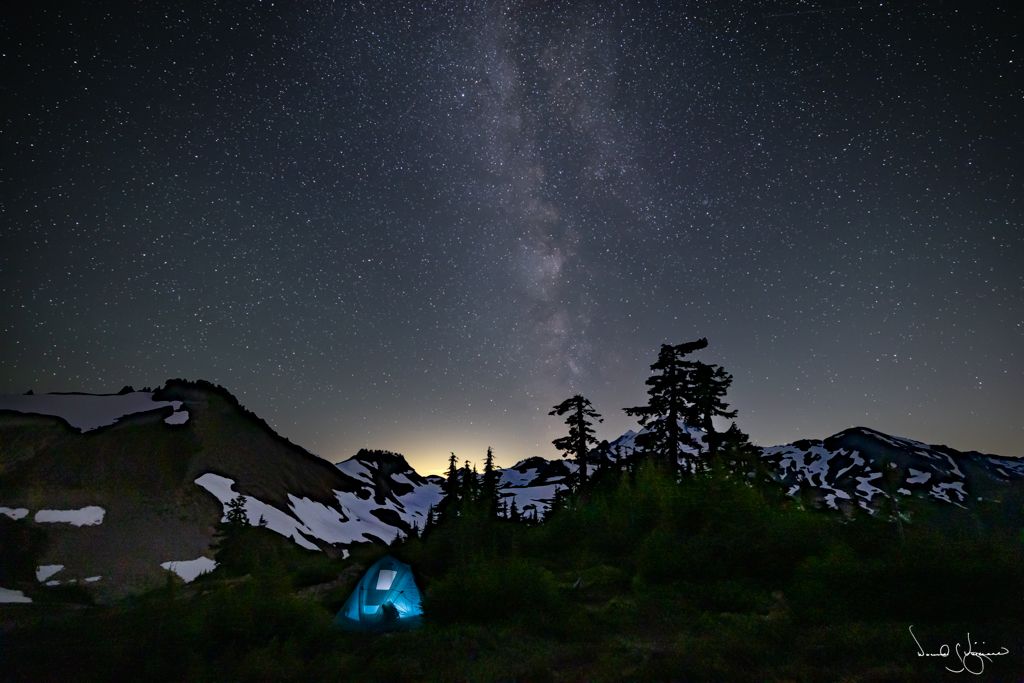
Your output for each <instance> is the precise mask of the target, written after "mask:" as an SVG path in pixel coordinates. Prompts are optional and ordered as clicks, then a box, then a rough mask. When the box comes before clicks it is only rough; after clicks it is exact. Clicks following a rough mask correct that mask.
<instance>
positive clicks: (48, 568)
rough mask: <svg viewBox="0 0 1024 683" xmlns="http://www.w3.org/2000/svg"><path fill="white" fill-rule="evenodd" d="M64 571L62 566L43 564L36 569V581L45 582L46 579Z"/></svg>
mask: <svg viewBox="0 0 1024 683" xmlns="http://www.w3.org/2000/svg"><path fill="white" fill-rule="evenodd" d="M62 569H64V565H62V564H43V565H40V566H38V567H36V581H38V582H39V583H43V582H45V581H46V580H47V579H48V578H50V577H51V576H53V575H54V574H56V573H57V572H59V571H60V570H62Z"/></svg>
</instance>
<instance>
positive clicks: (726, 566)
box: [0, 340, 1024, 682]
mask: <svg viewBox="0 0 1024 683" xmlns="http://www.w3.org/2000/svg"><path fill="white" fill-rule="evenodd" d="M706 345H707V342H706V340H698V341H697V342H690V343H689V344H682V345H679V346H675V347H672V346H668V345H665V346H663V347H662V350H661V353H660V354H659V358H658V361H657V362H656V363H655V364H654V365H652V366H651V367H652V370H653V371H654V373H655V374H654V375H653V376H652V377H651V378H650V379H649V380H648V382H647V384H648V386H649V387H650V388H649V391H648V394H649V397H650V401H649V403H648V405H647V406H640V407H637V408H630V409H627V412H629V413H630V414H634V415H637V416H638V417H639V418H640V420H641V423H642V424H644V425H645V426H646V427H647V428H648V429H647V432H645V434H644V435H642V436H643V437H644V438H643V439H638V445H639V446H640V447H641V449H642V452H641V454H639V455H638V456H636V457H630V458H628V459H627V460H625V461H620V464H617V465H616V466H614V467H612V466H610V465H609V464H608V461H607V460H606V459H603V458H602V459H601V466H599V467H598V468H596V469H595V470H594V471H593V472H588V463H587V457H588V455H587V453H588V449H589V448H590V447H591V446H593V445H594V443H593V442H594V437H593V430H592V429H591V426H592V424H593V420H599V419H600V416H599V414H598V413H597V411H596V410H595V409H594V407H593V406H592V405H591V404H590V402H589V401H588V400H586V398H585V397H583V396H579V395H577V396H574V397H572V398H571V399H568V400H566V401H565V402H563V403H562V404H560V405H559V406H556V407H555V408H554V410H552V414H554V415H558V416H562V417H564V418H565V421H566V426H567V428H568V435H567V437H565V438H561V439H558V440H556V441H555V445H556V447H558V448H559V449H560V450H563V451H565V452H566V453H567V454H568V455H572V456H574V457H575V459H576V462H577V463H578V464H579V469H578V471H577V474H576V475H575V476H574V477H573V478H572V479H573V481H571V482H569V488H568V493H567V494H560V495H558V496H556V499H555V501H554V502H553V504H552V509H551V510H550V511H549V512H548V515H547V517H546V519H545V520H544V522H543V523H542V524H536V523H529V522H528V521H524V520H521V519H519V514H518V512H517V511H516V510H515V507H514V505H513V507H512V508H511V509H509V510H508V511H505V510H504V505H499V500H498V490H497V477H496V472H495V469H494V461H493V453H492V452H491V451H490V450H488V453H487V458H486V460H485V462H484V470H483V472H482V475H481V476H477V475H476V473H475V471H474V470H473V469H471V468H470V466H469V463H466V465H465V466H464V467H463V468H462V469H461V470H460V469H459V468H458V467H457V461H456V458H455V455H454V454H452V459H451V462H450V468H449V473H448V478H447V480H446V483H445V496H444V500H443V501H442V502H441V504H440V505H439V506H438V507H437V509H432V510H431V511H430V513H429V514H428V522H429V523H428V525H427V528H426V529H425V530H424V531H423V532H422V533H416V534H413V535H412V537H410V538H407V539H404V540H402V541H401V542H397V543H396V544H395V545H394V546H392V548H390V549H389V550H390V552H392V553H393V554H395V555H396V556H397V557H398V558H399V559H401V560H403V561H405V562H407V563H409V564H410V565H411V566H412V567H413V571H414V572H415V573H416V576H417V580H418V582H419V584H420V588H421V589H422V591H423V595H424V605H423V606H424V610H425V614H426V616H425V620H424V622H425V623H424V626H423V627H422V628H420V629H418V630H414V631H403V632H397V633H390V634H376V635H375V634H367V633H359V634H354V633H345V632H341V631H338V630H337V629H335V628H334V627H333V626H332V623H331V622H332V619H333V616H334V614H335V613H336V612H337V610H338V609H339V608H340V607H341V605H342V603H343V602H344V601H345V599H346V598H347V596H348V594H349V593H350V591H351V590H352V588H353V587H354V586H355V584H356V582H357V581H358V580H359V578H360V576H361V573H362V570H363V569H365V567H367V566H369V564H371V563H372V562H373V561H375V560H376V559H377V558H378V557H379V556H380V555H381V554H383V553H384V552H385V549H383V548H380V547H363V548H358V549H356V550H355V551H354V552H353V554H352V556H351V557H350V558H348V559H347V560H332V559H330V558H328V557H327V555H325V554H324V553H315V552H307V551H303V550H301V549H299V548H297V547H296V546H294V545H293V544H292V543H291V542H290V541H288V540H285V539H282V538H281V537H279V536H277V535H276V534H274V533H273V532H270V531H268V530H266V529H264V528H261V526H260V525H259V523H258V521H257V524H256V525H255V526H251V525H250V524H249V521H250V520H246V519H245V518H244V501H241V500H239V501H235V502H234V503H233V504H232V505H231V506H230V508H229V513H228V515H227V519H226V522H225V523H224V524H223V525H222V530H221V536H222V542H221V545H220V548H219V549H218V553H217V560H218V562H219V566H218V568H217V569H216V570H215V571H214V572H213V573H212V574H209V575H206V576H203V577H201V578H199V579H198V580H197V581H196V582H195V583H194V584H192V585H190V586H187V587H186V586H181V585H179V584H178V583H177V580H176V579H173V580H172V579H169V582H168V585H167V586H166V587H165V588H164V589H162V590H159V591H155V592H152V593H150V594H148V595H144V596H142V597H139V598H135V599H130V600H127V601H125V602H123V603H121V604H118V605H114V606H106V607H92V608H88V609H80V608H79V609H75V608H74V607H72V606H71V605H70V604H65V606H66V607H68V608H67V609H63V610H58V609H56V607H57V605H55V604H53V603H51V604H48V605H40V606H18V607H17V608H15V609H18V610H20V614H21V618H20V620H19V623H18V624H17V625H16V626H15V627H14V628H11V627H10V626H8V633H7V634H6V636H5V640H3V641H0V662H2V664H3V669H0V671H2V672H3V675H4V677H5V678H10V679H11V680H26V681H40V680H69V679H73V680H77V681H91V680H97V681H108V680H121V679H124V678H127V677H132V678H134V679H137V680H147V681H162V680H167V681H186V680H187V681H288V680H296V681H308V680H346V681H349V680H358V681H406V680H409V681H421V680H422V681H433V680H437V681H618V680H636V681H728V682H740V681H758V682H769V681H780V682H781V681H850V682H852V681H929V682H932V681H936V680H942V679H943V677H949V678H950V679H951V680H955V679H956V677H957V675H955V674H951V673H949V672H948V671H947V667H948V668H950V669H954V670H955V669H958V668H961V667H963V666H966V667H967V668H968V670H969V671H971V672H973V673H977V672H978V671H979V670H980V669H981V668H982V667H983V669H984V671H983V673H984V676H985V677H984V678H983V680H997V681H1009V680H1020V678H1021V677H1022V676H1024V664H1022V662H1024V605H1022V604H1021V596H1022V595H1024V543H1022V542H1021V541H1022V537H1021V525H1022V520H1021V518H1020V510H1021V501H1020V500H1019V493H1016V494H1013V493H1011V494H1010V495H1008V496H1007V497H1006V498H1005V499H1004V501H1003V503H1002V505H1001V506H985V507H979V508H978V509H977V510H974V511H968V510H953V511H952V512H951V513H944V512H943V513H940V512H939V511H938V510H937V509H936V508H934V507H929V506H927V504H924V503H922V505H921V506H919V507H917V509H913V508H914V504H913V503H910V505H911V507H910V508H904V509H903V510H895V509H894V510H891V511H889V512H890V513H889V514H884V515H879V516H878V517H873V516H869V515H867V514H863V515H858V516H855V517H853V518H848V517H845V516H842V515H840V514H838V513H835V514H833V513H826V512H821V511H812V510H807V509H805V508H804V506H803V505H802V504H801V502H800V501H798V500H793V499H790V498H788V497H786V496H784V495H782V493H781V491H780V490H779V488H778V486H777V485H776V484H774V483H771V482H770V481H768V477H767V475H766V473H765V472H764V471H763V469H761V465H760V463H759V460H758V458H757V455H756V452H754V451H753V450H752V449H750V448H749V444H747V442H746V437H745V435H743V433H742V432H740V431H739V430H738V429H737V428H736V426H735V424H734V425H733V426H732V427H731V428H730V429H729V430H728V431H726V432H723V433H716V432H715V431H714V429H713V420H712V418H714V417H719V418H731V417H733V416H735V412H733V411H729V410H728V406H727V405H726V404H725V402H724V396H725V393H726V390H727V389H728V386H729V383H730V381H731V377H730V376H729V375H728V373H726V372H725V371H724V370H722V369H721V368H719V367H718V366H709V365H704V364H702V363H696V362H692V361H689V360H687V359H685V356H686V355H687V354H688V353H690V352H692V351H694V350H697V349H700V348H703V347H704V346H706ZM681 420H683V421H685V422H686V423H687V424H700V425H703V427H704V432H705V435H706V436H705V437H704V438H705V442H706V444H705V445H706V446H707V455H708V457H707V458H704V459H701V460H697V459H696V458H684V459H683V461H682V462H679V459H678V454H679V453H681V452H683V451H681V450H680V449H681V448H682V447H685V446H690V447H693V446H695V445H696V444H695V443H694V442H693V437H692V435H691V434H689V433H688V432H687V431H685V430H681V429H680V428H679V424H680V421H681ZM596 450H598V451H600V450H601V449H600V447H598V449H596ZM621 462H624V463H625V467H624V468H623V467H622V466H621ZM1011 498H1013V500H1010V499H1011ZM908 503H909V501H908ZM905 518H912V519H913V520H914V521H913V523H912V524H904V523H903V520H904V519H905ZM63 595H64V598H65V599H66V600H68V601H69V603H70V601H72V600H73V599H74V598H75V597H81V596H78V594H75V593H64V594H63ZM9 611H10V610H9ZM11 614H14V612H11ZM2 619H3V613H2V612H0V625H2V624H3V621H2ZM911 627H913V628H914V633H913V635H912V634H911V631H910V628H911ZM968 633H970V634H971V637H972V638H973V641H972V642H973V643H974V644H975V648H974V649H975V651H977V652H993V653H994V652H999V651H1001V650H1002V648H1006V649H1007V650H1008V652H1009V655H1003V656H999V655H994V656H991V657H989V659H988V660H985V659H984V658H981V657H976V656H966V657H965V660H966V661H964V660H960V661H958V660H957V659H956V657H955V656H954V657H953V658H952V659H950V658H946V659H941V658H936V657H931V658H928V657H922V656H919V653H922V652H930V653H934V652H939V651H940V648H941V647H942V645H943V644H947V645H948V647H949V648H950V649H952V650H954V651H955V650H956V647H957V644H958V643H959V644H960V647H959V652H966V649H967V648H968V647H970V644H969V643H968V641H967V637H968V636H967V634H968ZM915 638H916V640H915Z"/></svg>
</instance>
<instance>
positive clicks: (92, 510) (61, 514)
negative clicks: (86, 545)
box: [34, 505, 107, 526]
mask: <svg viewBox="0 0 1024 683" xmlns="http://www.w3.org/2000/svg"><path fill="white" fill-rule="evenodd" d="M106 514H107V511H106V510H104V509H103V508H101V507H100V506H99V505H88V506H86V507H84V508H81V509H78V510H40V511H39V512H37V513H36V515H35V517H34V519H35V521H36V522H40V523H47V524H71V525H73V526H96V525H97V524H102V523H103V516H104V515H106Z"/></svg>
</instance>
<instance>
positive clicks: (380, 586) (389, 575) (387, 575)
mask: <svg viewBox="0 0 1024 683" xmlns="http://www.w3.org/2000/svg"><path fill="white" fill-rule="evenodd" d="M395 574H397V572H396V571H395V570H393V569H381V570H380V572H378V573H377V590H379V591H386V590H388V589H390V588H391V584H392V583H394V582H395Z"/></svg>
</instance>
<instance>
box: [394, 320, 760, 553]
mask: <svg viewBox="0 0 1024 683" xmlns="http://www.w3.org/2000/svg"><path fill="white" fill-rule="evenodd" d="M707 346H708V340H707V339H706V338H701V339H697V340H695V341H690V342H685V343H682V344H675V345H672V344H662V346H661V349H660V351H659V353H658V358H657V360H656V361H655V362H654V363H653V364H652V365H651V366H650V367H651V371H652V373H651V376H650V377H649V378H648V379H647V381H646V385H647V387H648V389H647V395H648V401H647V404H646V405H642V406H635V407H629V408H624V409H623V410H624V411H625V412H626V414H627V415H630V416H633V417H636V418H637V420H638V422H639V423H640V425H641V427H643V428H644V429H643V430H642V431H641V433H640V434H638V435H637V437H636V440H635V447H634V449H632V450H631V452H629V453H623V452H621V449H620V450H619V452H617V453H613V452H612V449H611V446H610V445H609V444H608V442H607V441H600V442H599V441H598V439H597V437H596V435H595V434H596V433H595V430H594V427H595V425H596V424H598V423H600V422H602V421H603V418H602V416H601V414H600V413H599V412H598V411H597V409H596V408H595V407H594V405H593V403H591V401H590V399H588V398H587V397H586V396H584V395H582V394H575V395H573V396H571V397H569V398H567V399H565V400H564V401H562V402H561V403H559V404H558V405H556V406H554V407H553V408H552V409H551V411H550V412H549V413H548V414H549V415H552V416H557V417H561V418H563V420H564V421H565V425H566V430H567V431H566V434H565V435H564V436H560V437H558V438H556V439H554V440H553V441H552V444H553V445H554V446H555V448H556V449H557V450H558V451H560V452H562V453H564V454H565V457H566V459H567V460H571V461H572V462H574V463H575V465H576V471H575V472H574V473H573V475H572V476H571V477H568V478H567V480H566V482H565V483H566V486H565V487H560V488H558V489H556V491H555V496H554V499H553V500H552V503H551V506H550V509H549V510H548V514H550V513H552V512H555V511H557V510H558V509H560V508H562V507H564V506H565V504H566V501H567V499H569V498H571V497H573V496H579V495H584V496H585V495H586V491H587V489H588V483H589V482H590V481H591V480H592V479H593V478H595V477H600V476H602V474H603V473H605V472H607V471H608V470H609V469H611V468H612V467H611V465H612V463H615V467H614V468H615V469H617V470H620V471H621V470H626V471H630V472H632V471H634V470H635V468H636V466H637V465H638V463H640V462H653V463H657V464H658V465H659V466H661V467H664V468H666V469H668V470H669V471H671V472H673V473H674V474H675V475H677V476H680V477H681V476H694V475H699V474H701V473H704V472H707V471H709V470H710V469H711V468H712V467H714V466H716V464H719V463H720V462H721V461H723V459H724V460H725V462H724V464H725V465H727V466H728V465H733V466H734V465H736V464H741V465H742V466H743V467H744V468H745V469H749V465H750V463H751V461H752V459H753V457H752V456H753V455H754V449H753V447H752V446H751V444H750V442H749V439H748V437H747V435H746V434H744V433H743V432H742V431H741V430H740V429H739V428H738V427H737V426H736V423H735V422H732V423H731V425H730V426H729V428H728V429H726V430H724V431H719V430H718V429H717V428H716V425H715V423H716V420H722V419H724V420H731V419H733V418H735V417H736V411H735V410H731V409H730V407H729V404H728V403H726V401H725V397H726V394H727V393H728V390H729V387H730V386H731V385H732V379H733V378H732V375H731V374H729V373H728V372H726V370H725V369H724V368H723V367H722V366H720V365H715V364H709V363H704V362H702V361H698V360H693V359H691V358H689V356H690V354H692V353H694V352H696V351H699V350H701V349H704V348H707ZM694 429H696V430H700V431H701V432H703V435H702V436H700V441H701V442H702V443H701V442H699V441H698V438H697V436H695V435H694ZM698 456H699V457H698ZM498 485H499V472H498V471H497V470H496V469H495V466H494V451H493V449H492V448H488V449H487V455H486V457H485V459H484V467H483V472H482V474H481V473H480V472H478V471H477V468H476V466H475V465H473V464H472V463H471V462H470V461H469V460H465V461H463V463H462V465H461V467H460V465H459V460H458V457H457V456H456V455H455V453H452V454H451V457H450V458H449V460H448V471H447V474H446V476H445V482H444V487H443V493H444V495H443V498H442V499H441V501H440V503H439V504H438V505H437V506H436V507H431V508H430V510H429V511H428V514H427V519H426V523H425V526H424V529H423V530H420V529H418V528H414V529H413V532H414V534H415V535H420V534H421V531H422V532H425V531H427V530H429V529H431V528H433V527H435V526H437V524H439V523H441V522H442V521H446V520H449V519H454V518H470V519H477V520H480V519H488V518H504V519H509V520H513V521H524V520H525V521H536V520H537V514H536V510H531V511H530V514H526V513H524V511H523V510H520V509H519V507H518V504H517V502H516V500H515V497H511V500H502V498H501V496H500V494H499V490H498Z"/></svg>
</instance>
